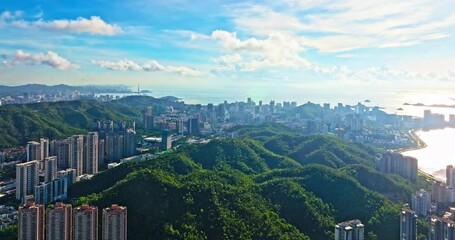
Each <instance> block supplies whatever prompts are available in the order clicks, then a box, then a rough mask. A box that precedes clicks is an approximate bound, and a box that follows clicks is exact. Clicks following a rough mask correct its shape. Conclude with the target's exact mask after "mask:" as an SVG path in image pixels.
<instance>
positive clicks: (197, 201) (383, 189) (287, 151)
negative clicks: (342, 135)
mask: <svg viewBox="0 0 455 240" xmlns="http://www.w3.org/2000/svg"><path fill="white" fill-rule="evenodd" d="M234 130H235V131H238V132H239V134H240V136H241V137H240V138H238V139H222V140H212V141H211V142H209V143H208V144H200V145H198V144H195V145H187V146H183V147H181V148H179V150H178V151H176V152H173V153H169V154H164V155H161V156H159V157H157V158H155V159H150V160H148V161H143V162H133V163H127V164H123V165H120V166H119V167H117V168H114V169H111V170H108V171H105V172H102V173H100V174H98V175H96V176H95V177H93V178H92V179H91V180H89V181H82V182H79V183H76V184H74V185H73V186H72V187H71V188H70V192H69V196H70V198H71V199H72V200H71V201H72V203H73V204H75V205H80V204H83V203H91V204H94V205H96V206H98V207H100V208H104V207H107V206H109V205H110V204H112V203H118V204H121V205H125V206H127V207H128V235H129V237H130V238H131V239H333V238H334V235H333V234H334V233H333V229H334V225H335V224H336V223H337V222H341V221H346V220H350V219H360V220H361V221H362V222H363V223H364V224H365V226H366V234H365V236H366V239H369V240H372V239H396V238H397V236H398V234H399V224H398V223H399V209H400V204H401V202H404V201H407V200H408V199H409V198H410V194H411V192H413V191H414V190H416V189H417V188H418V187H419V186H421V185H422V184H423V183H419V184H416V185H415V184H413V183H412V182H410V181H408V180H406V179H404V178H402V177H400V176H395V175H384V174H381V173H379V172H377V171H376V170H375V169H374V168H373V166H374V158H375V155H376V154H377V153H378V150H377V149H374V148H371V147H367V146H364V145H359V144H352V143H348V142H344V141H342V140H339V139H337V138H333V137H324V136H300V135H298V134H295V133H293V132H292V131H290V130H289V129H288V128H286V127H283V126H281V125H274V124H268V125H262V126H250V127H239V128H236V129H234Z"/></svg>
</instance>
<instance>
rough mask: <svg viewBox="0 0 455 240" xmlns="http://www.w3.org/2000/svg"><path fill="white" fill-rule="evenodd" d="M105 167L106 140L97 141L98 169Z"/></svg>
mask: <svg viewBox="0 0 455 240" xmlns="http://www.w3.org/2000/svg"><path fill="white" fill-rule="evenodd" d="M106 165H107V162H106V139H98V169H100V168H102V167H104V166H106Z"/></svg>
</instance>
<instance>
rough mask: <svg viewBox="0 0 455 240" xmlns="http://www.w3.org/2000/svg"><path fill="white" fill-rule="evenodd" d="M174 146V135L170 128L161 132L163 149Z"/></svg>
mask: <svg viewBox="0 0 455 240" xmlns="http://www.w3.org/2000/svg"><path fill="white" fill-rule="evenodd" d="M171 147H172V135H171V133H170V131H169V130H164V131H162V132H161V150H163V151H166V150H169V149H171Z"/></svg>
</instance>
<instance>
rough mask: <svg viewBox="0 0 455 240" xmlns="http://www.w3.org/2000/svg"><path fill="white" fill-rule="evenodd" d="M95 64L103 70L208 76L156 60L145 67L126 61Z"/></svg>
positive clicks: (147, 63)
mask: <svg viewBox="0 0 455 240" xmlns="http://www.w3.org/2000/svg"><path fill="white" fill-rule="evenodd" d="M92 63H93V64H96V65H98V66H100V67H102V68H106V69H109V70H121V71H126V70H129V71H145V72H167V73H176V74H179V75H182V76H190V77H200V76H204V75H206V74H205V73H204V72H201V71H199V70H196V69H192V68H188V67H184V66H170V65H162V64H160V63H158V62H157V61H155V60H150V61H148V62H146V63H144V64H143V65H139V64H138V63H136V62H134V61H131V60H128V59H125V60H120V61H118V62H111V61H96V60H92Z"/></svg>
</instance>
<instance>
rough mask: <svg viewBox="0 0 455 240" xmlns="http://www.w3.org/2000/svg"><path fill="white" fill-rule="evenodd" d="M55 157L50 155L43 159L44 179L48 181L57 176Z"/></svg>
mask: <svg viewBox="0 0 455 240" xmlns="http://www.w3.org/2000/svg"><path fill="white" fill-rule="evenodd" d="M57 170H58V169H57V157H56V156H51V157H46V158H45V159H44V181H45V182H50V181H52V180H54V179H56V178H57Z"/></svg>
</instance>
